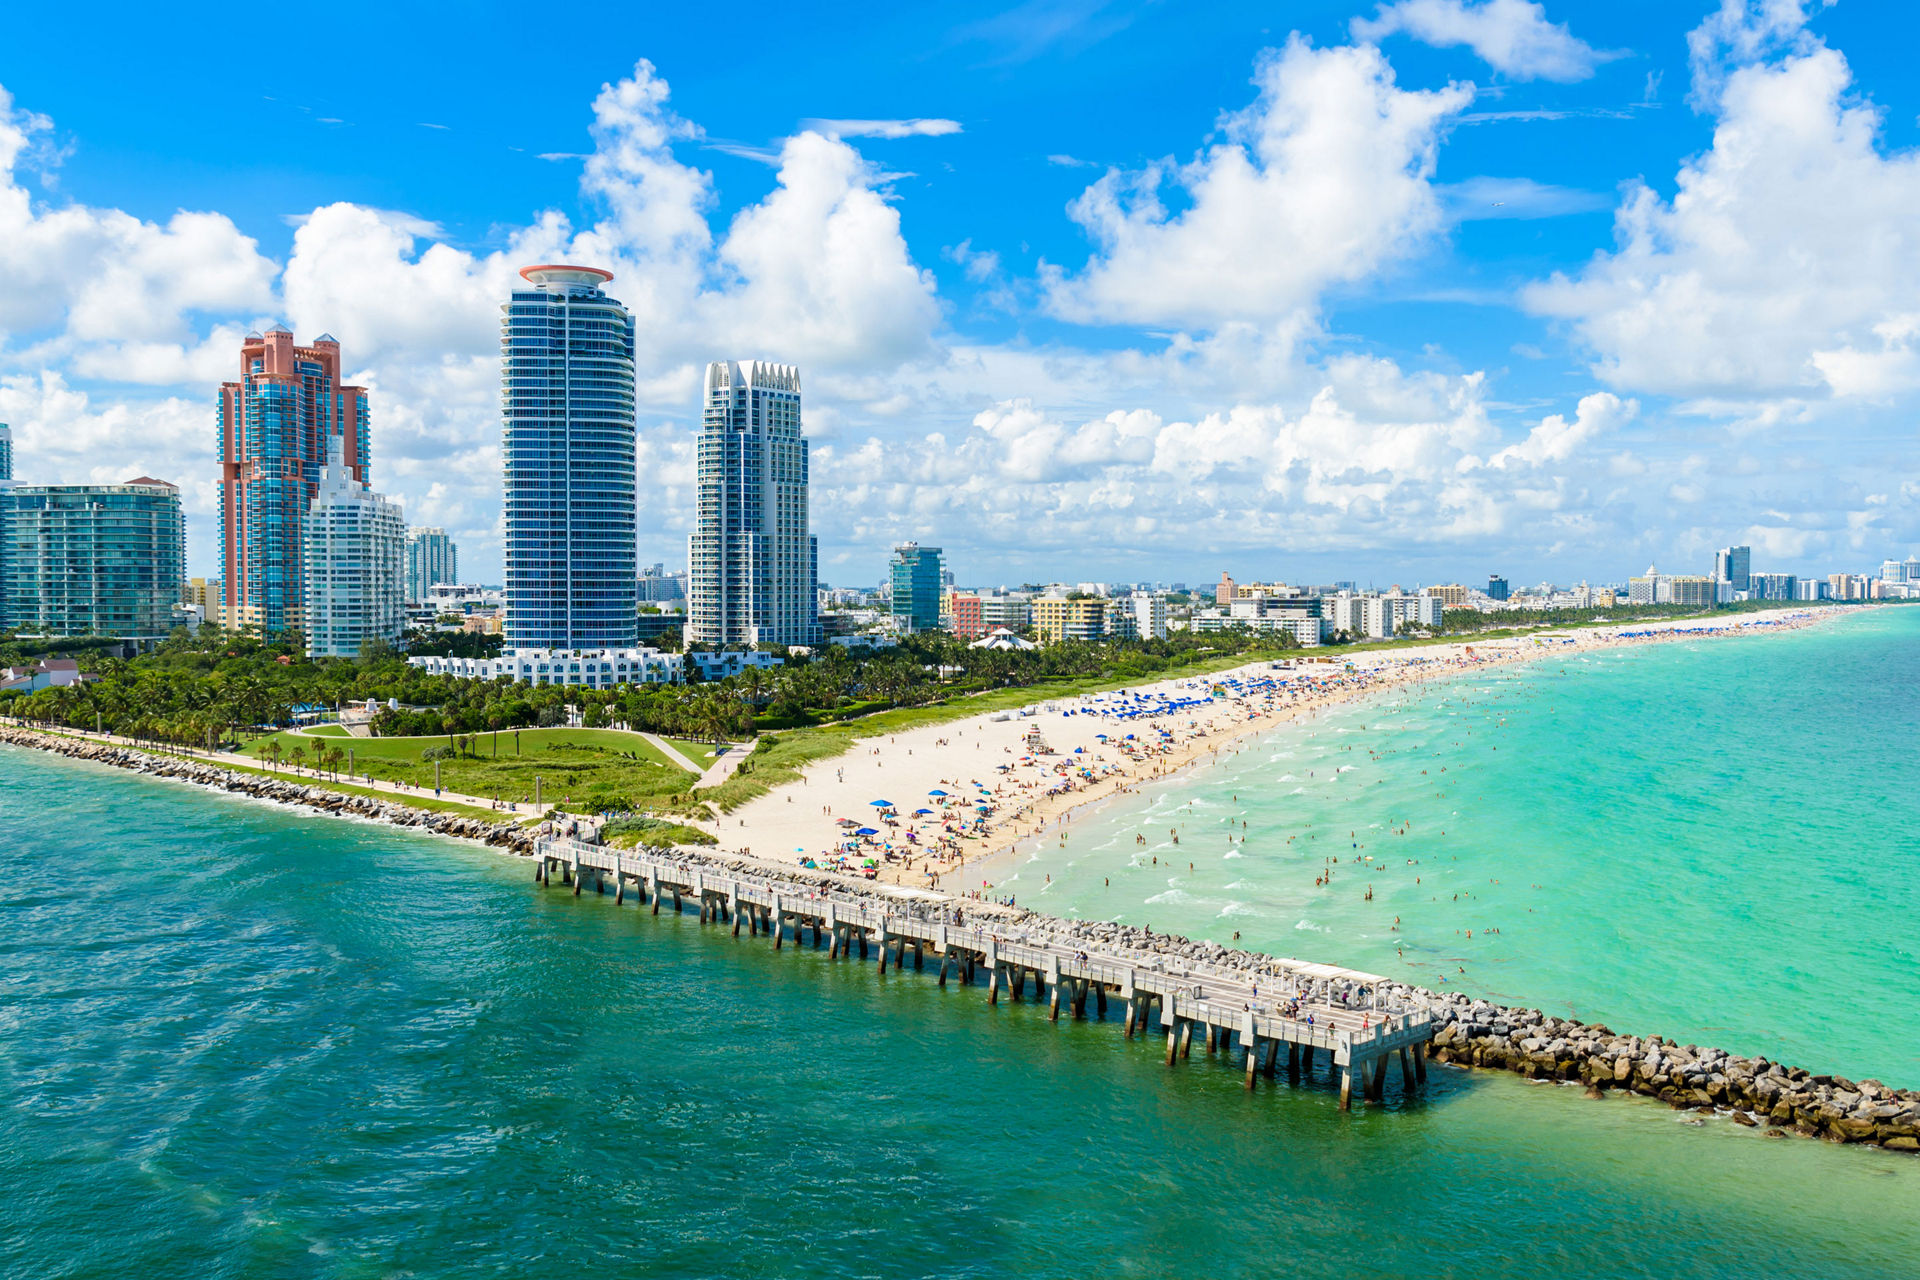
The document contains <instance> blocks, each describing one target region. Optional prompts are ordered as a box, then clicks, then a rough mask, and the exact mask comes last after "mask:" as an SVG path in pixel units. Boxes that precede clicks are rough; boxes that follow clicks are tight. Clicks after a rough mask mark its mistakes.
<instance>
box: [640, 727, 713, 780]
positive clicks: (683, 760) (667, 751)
mask: <svg viewBox="0 0 1920 1280" xmlns="http://www.w3.org/2000/svg"><path fill="white" fill-rule="evenodd" d="M640 736H641V737H643V738H645V739H646V740H647V741H648V742H651V743H652V744H653V745H654V746H656V747H658V748H659V749H660V754H661V755H663V756H665V757H666V758H667V759H669V760H671V761H673V762H674V763H675V764H677V765H679V766H680V767H681V768H682V769H685V770H686V771H687V772H688V773H699V774H704V773H705V772H706V769H705V767H704V766H702V765H697V764H695V763H694V762H693V761H691V760H689V759H687V757H685V756H683V755H681V754H680V752H679V750H678V749H676V748H675V747H674V745H673V744H672V743H670V742H668V741H667V740H666V739H665V738H663V737H661V736H660V735H659V734H657V733H646V732H642V733H641V735H640ZM721 758H722V759H725V757H724V756H723V757H721Z"/></svg>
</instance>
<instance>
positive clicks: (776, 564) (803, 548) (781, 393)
mask: <svg viewBox="0 0 1920 1280" xmlns="http://www.w3.org/2000/svg"><path fill="white" fill-rule="evenodd" d="M695 468H696V474H695V504H696V507H695V513H694V530H693V534H692V536H691V537H689V538H688V540H687V557H688V583H687V639H688V640H689V641H695V642H701V643H705V644H716V645H752V644H782V645H793V644H804V645H813V644H818V643H819V642H820V618H819V597H818V592H817V590H816V585H815V584H816V583H817V581H818V578H819V574H818V568H819V554H820V552H819V543H818V541H817V540H816V539H815V538H814V537H813V536H812V535H811V534H810V533H808V531H807V530H808V512H807V487H808V479H807V441H806V438H805V437H804V436H802V435H801V434H800V371H799V370H798V369H796V368H794V367H793V366H792V365H785V364H768V363H764V362H762V361H758V360H750V361H744V362H742V361H733V360H726V361H715V362H714V363H712V364H710V365H708V366H707V383H706V403H705V405H704V407H703V409H702V412H701V418H700V438H699V441H698V443H697V445H696V448H695Z"/></svg>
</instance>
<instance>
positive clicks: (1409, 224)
mask: <svg viewBox="0 0 1920 1280" xmlns="http://www.w3.org/2000/svg"><path fill="white" fill-rule="evenodd" d="M1254 83H1255V84H1256V85H1257V86H1258V88H1259V97H1258V98H1257V99H1256V101H1255V102H1254V103H1253V104H1252V105H1251V106H1250V107H1248V108H1246V109H1245V110H1243V111H1238V112H1234V113H1232V114H1230V115H1228V116H1226V117H1225V118H1224V119H1223V120H1222V121H1221V133H1222V134H1223V135H1224V140H1223V141H1221V142H1219V143H1217V144H1216V145H1214V146H1212V147H1210V148H1208V149H1207V150H1205V151H1204V152H1202V153H1201V154H1200V155H1199V156H1197V157H1196V158H1195V159H1194V160H1192V161H1191V162H1190V163H1187V164H1176V163H1174V162H1173V161H1171V160H1165V161H1161V162H1160V163H1158V164H1155V165H1152V166H1150V167H1149V168H1147V169H1146V170H1144V171H1142V172H1137V173H1127V172H1123V171H1120V170H1109V171H1108V173H1107V174H1106V176H1104V177H1102V178H1101V179H1100V180H1099V181H1098V182H1096V183H1094V185H1092V186H1091V187H1089V188H1087V190H1086V191H1085V192H1084V193H1083V194H1082V195H1081V196H1080V197H1079V198H1078V199H1077V200H1075V201H1074V203H1073V205H1072V206H1071V209H1070V212H1071V213H1072V215H1073V218H1074V220H1075V221H1076V222H1078V223H1080V225H1081V226H1083V227H1084V228H1085V229H1086V231H1087V233H1088V235H1089V236H1091V237H1092V239H1093V241H1094V243H1095V245H1096V246H1097V248H1096V252H1095V254H1094V256H1093V258H1092V260H1091V261H1089V262H1088V263H1087V265H1086V267H1085V268H1084V269H1083V270H1082V271H1080V272H1078V273H1074V274H1069V273H1066V272H1064V271H1060V270H1058V269H1054V270H1052V271H1051V272H1050V274H1049V275H1048V278H1047V287H1048V296H1049V303H1050V305H1051V307H1052V309H1053V310H1054V312H1055V313H1056V314H1058V315H1060V316H1062V317H1065V318H1067V319H1070V320H1078V321H1082V322H1086V323H1136V324H1150V325H1160V324H1173V325H1187V326H1193V327H1195V328H1199V329H1208V330H1211V329H1216V328H1219V327H1221V326H1224V325H1226V324H1229V323H1233V322H1236V321H1246V322H1271V321H1275V320H1281V319H1284V318H1287V317H1289V316H1294V315H1297V314H1298V313H1301V312H1305V311H1311V310H1312V309H1313V308H1314V307H1316V306H1317V304H1318V301H1319V298H1320V295H1321V293H1322V291H1324V290H1325V289H1326V288H1327V287H1328V286H1330V285H1332V284H1335V283H1338V282H1343V281H1352V280H1357V279H1360V278H1361V277H1363V276H1366V275H1367V274H1369V273H1371V272H1372V271H1374V270H1376V269H1377V268H1378V267H1380V266H1381V265H1382V264H1383V263H1385V262H1387V261H1389V260H1391V259H1393V258H1396V257H1398V256H1400V255H1403V254H1405V253H1407V252H1409V251H1410V250H1412V249H1413V248H1414V247H1416V246H1418V245H1419V244H1421V243H1422V242H1423V241H1425V240H1426V239H1427V238H1428V237H1430V236H1431V235H1432V234H1434V233H1435V232H1436V231H1437V230H1438V229H1439V228H1440V226H1441V223H1442V213H1441V208H1440V202H1439V200H1438V199H1437V197H1436V196H1435V194H1434V191H1433V187H1432V184H1431V181H1430V179H1431V177H1432V174H1433V168H1434V155H1435V148H1436V146H1437V143H1438V138H1439V132H1440V129H1441V128H1442V126H1443V125H1444V124H1445V122H1446V121H1447V120H1448V119H1449V118H1450V117H1452V116H1453V115H1455V114H1457V113H1458V112H1459V111H1460V110H1461V109H1462V108H1464V107H1465V106H1466V105H1467V103H1468V102H1469V101H1471V99H1472V96H1473V94H1472V89H1471V87H1468V86H1461V85H1450V86H1448V87H1446V88H1444V89H1438V90H1409V89H1402V88H1400V87H1399V86H1398V85H1397V84H1395V82H1394V75H1393V69H1392V67H1390V66H1389V65H1388V64H1387V61H1386V59H1385V58H1384V57H1382V56H1381V54H1380V51H1379V50H1377V49H1375V48H1373V47H1371V46H1367V45H1360V46H1347V47H1341V48H1333V49H1315V48H1313V47H1312V46H1311V45H1309V44H1308V43H1307V42H1306V41H1305V40H1304V39H1302V38H1300V37H1298V36H1295V37H1293V38H1292V39H1290V40H1289V41H1288V42H1287V45H1286V47H1285V49H1283V50H1281V51H1279V52H1278V53H1274V54H1270V55H1268V56H1266V57H1264V58H1263V59H1262V60H1261V63H1260V65H1259V67H1258V69H1257V71H1256V74H1255V77H1254ZM1163 186H1170V187H1171V188H1172V189H1173V190H1174V191H1175V192H1176V193H1177V195H1178V197H1179V207H1176V208H1169V207H1168V205H1167V204H1166V203H1165V202H1163V200H1162V198H1161V192H1162V188H1163Z"/></svg>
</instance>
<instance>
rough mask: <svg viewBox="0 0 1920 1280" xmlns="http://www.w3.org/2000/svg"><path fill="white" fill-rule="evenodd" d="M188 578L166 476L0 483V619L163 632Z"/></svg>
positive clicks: (10, 623) (147, 634) (51, 626)
mask: <svg viewBox="0 0 1920 1280" xmlns="http://www.w3.org/2000/svg"><path fill="white" fill-rule="evenodd" d="M186 579H187V537H186V522H185V520H184V519H183V518H182V515H181V511H180V490H179V489H177V488H175V487H174V486H173V485H171V484H169V483H167V482H166V481H165V480H155V479H152V478H151V477H148V476H141V477H140V478H138V479H135V480H129V481H127V482H126V483H125V484H109V485H88V484H71V485H13V484H9V485H8V486H6V487H5V488H4V489H0V626H4V627H17V628H19V629H20V630H22V631H26V632H28V633H31V634H35V635H50V636H80V635H101V636H117V637H119V638H121V639H125V640H139V641H148V642H154V641H159V640H164V639H165V638H166V637H167V635H168V634H169V633H170V632H171V631H172V630H173V626H174V606H175V605H177V604H179V603H180V596H181V592H182V590H183V588H184V587H185V584H186Z"/></svg>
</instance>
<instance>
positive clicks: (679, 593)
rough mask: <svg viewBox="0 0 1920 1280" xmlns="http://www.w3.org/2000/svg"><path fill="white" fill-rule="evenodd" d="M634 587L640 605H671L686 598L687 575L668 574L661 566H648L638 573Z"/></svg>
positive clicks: (664, 567)
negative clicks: (638, 576)
mask: <svg viewBox="0 0 1920 1280" xmlns="http://www.w3.org/2000/svg"><path fill="white" fill-rule="evenodd" d="M636 587H637V590H638V592H639V595H640V603H641V604H672V603H673V602H674V601H677V600H685V599H686V598H687V575H686V574H684V573H668V572H667V569H666V566H665V565H662V564H653V565H648V566H647V567H646V568H645V569H642V570H641V571H640V578H639V581H638V583H637V584H636Z"/></svg>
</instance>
